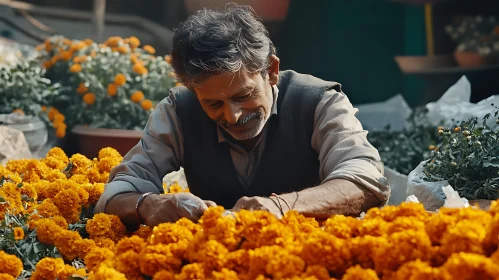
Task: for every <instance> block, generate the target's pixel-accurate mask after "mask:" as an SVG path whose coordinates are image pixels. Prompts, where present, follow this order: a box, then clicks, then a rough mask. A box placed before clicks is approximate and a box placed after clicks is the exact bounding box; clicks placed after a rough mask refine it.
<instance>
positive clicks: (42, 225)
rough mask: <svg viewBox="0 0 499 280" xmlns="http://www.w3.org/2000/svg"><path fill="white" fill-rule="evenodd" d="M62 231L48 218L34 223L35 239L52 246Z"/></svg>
mask: <svg viewBox="0 0 499 280" xmlns="http://www.w3.org/2000/svg"><path fill="white" fill-rule="evenodd" d="M62 231H63V229H61V228H60V227H59V226H58V225H57V224H56V222H55V221H54V220H52V219H50V218H45V219H40V220H39V221H37V222H36V233H37V238H38V240H40V242H42V243H45V244H54V238H55V237H56V236H57V235H59V234H60V233H61V232H62Z"/></svg>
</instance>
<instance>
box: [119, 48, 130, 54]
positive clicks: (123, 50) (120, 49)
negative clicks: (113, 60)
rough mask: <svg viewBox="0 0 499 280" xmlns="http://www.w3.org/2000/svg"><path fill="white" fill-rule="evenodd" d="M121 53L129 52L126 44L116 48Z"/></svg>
mask: <svg viewBox="0 0 499 280" xmlns="http://www.w3.org/2000/svg"><path fill="white" fill-rule="evenodd" d="M116 50H117V51H118V52H119V53H121V54H126V53H128V48H127V47H125V46H119V47H118V48H117V49H116Z"/></svg>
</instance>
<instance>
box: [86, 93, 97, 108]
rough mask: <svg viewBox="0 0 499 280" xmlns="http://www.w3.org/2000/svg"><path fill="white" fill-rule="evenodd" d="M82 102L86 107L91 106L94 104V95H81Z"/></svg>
mask: <svg viewBox="0 0 499 280" xmlns="http://www.w3.org/2000/svg"><path fill="white" fill-rule="evenodd" d="M83 102H85V103H87V104H88V105H92V104H94V102H95V94H93V93H91V92H89V93H86V94H85V95H83Z"/></svg>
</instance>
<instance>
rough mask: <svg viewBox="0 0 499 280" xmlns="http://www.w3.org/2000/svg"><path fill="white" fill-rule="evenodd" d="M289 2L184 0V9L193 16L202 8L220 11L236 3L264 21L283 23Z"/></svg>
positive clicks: (268, 0)
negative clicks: (228, 4) (244, 6)
mask: <svg viewBox="0 0 499 280" xmlns="http://www.w3.org/2000/svg"><path fill="white" fill-rule="evenodd" d="M290 1H291V0H272V1H270V0H238V1H234V0H232V1H230V0H184V6H185V9H186V10H187V12H188V13H189V14H193V13H195V12H196V11H199V10H201V9H203V8H209V9H221V8H224V7H225V5H226V4H227V3H230V2H236V3H237V4H241V5H248V6H251V7H252V8H253V9H254V10H255V13H256V14H257V15H258V16H259V17H260V18H262V19H263V20H265V21H283V20H284V19H286V16H287V15H288V8H289V3H290Z"/></svg>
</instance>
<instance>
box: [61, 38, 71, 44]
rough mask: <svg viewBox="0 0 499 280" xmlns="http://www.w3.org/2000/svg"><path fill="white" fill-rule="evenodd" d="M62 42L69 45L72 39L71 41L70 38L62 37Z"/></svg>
mask: <svg viewBox="0 0 499 280" xmlns="http://www.w3.org/2000/svg"><path fill="white" fill-rule="evenodd" d="M62 43H63V44H64V45H68V46H70V45H71V44H72V43H73V41H72V40H71V39H68V38H64V39H63V40H62Z"/></svg>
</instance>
